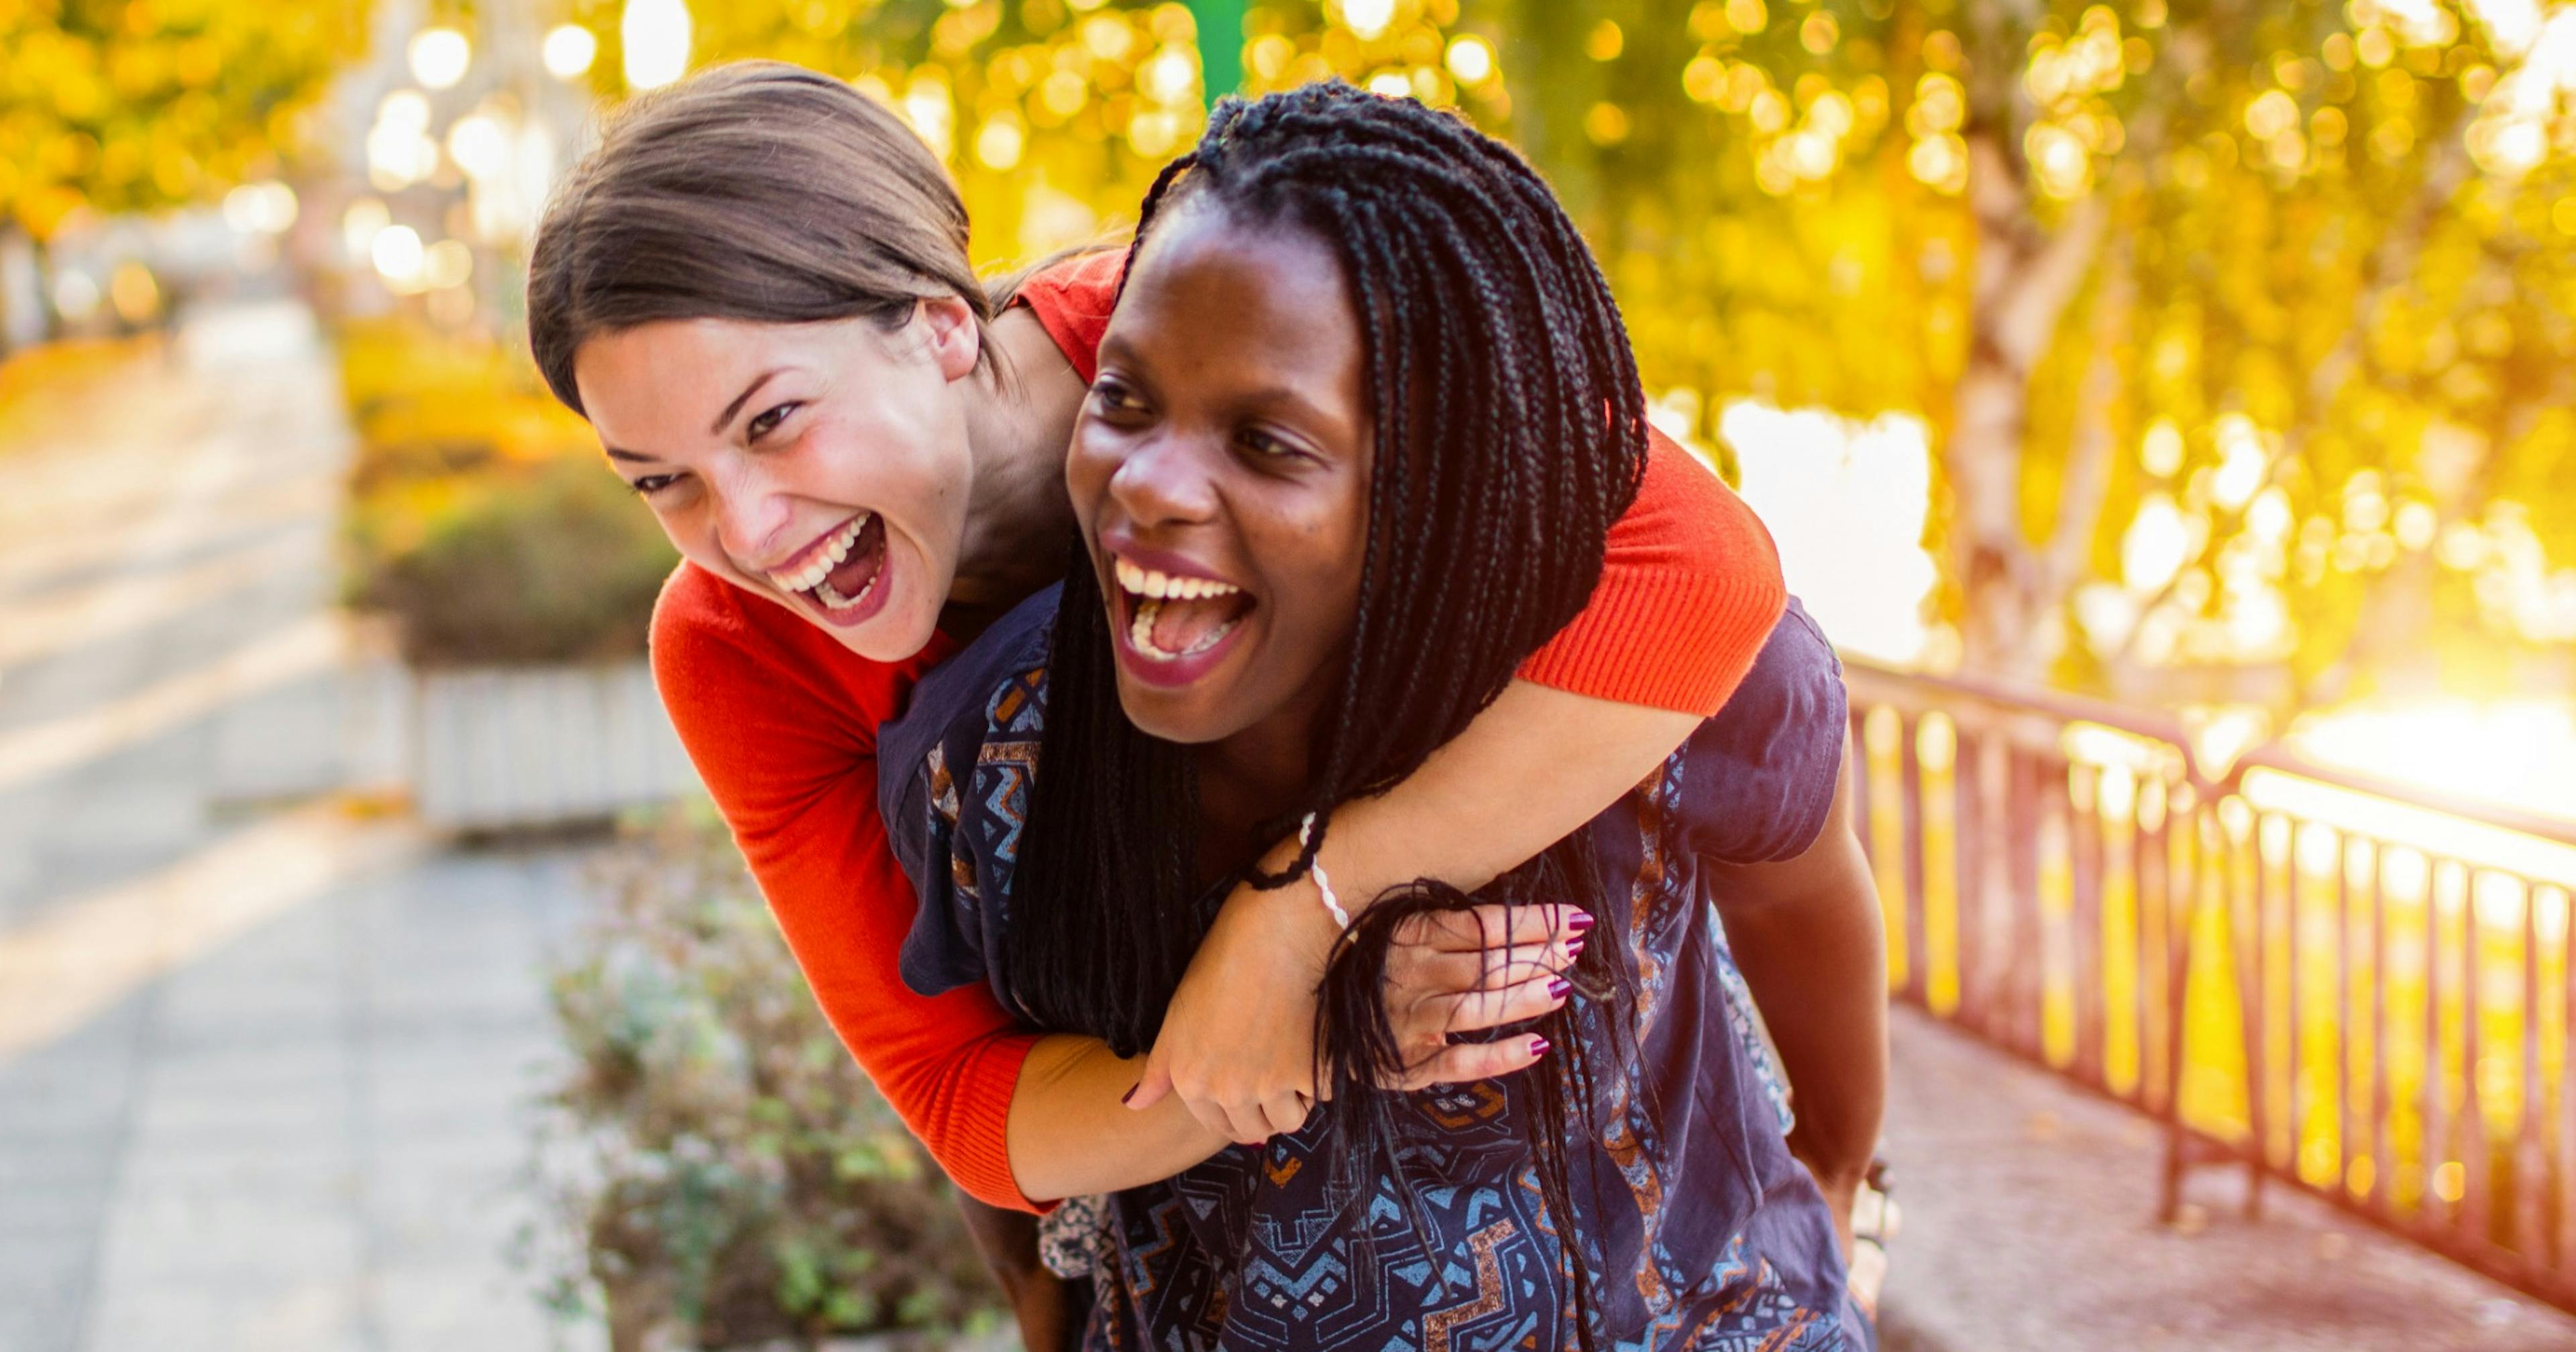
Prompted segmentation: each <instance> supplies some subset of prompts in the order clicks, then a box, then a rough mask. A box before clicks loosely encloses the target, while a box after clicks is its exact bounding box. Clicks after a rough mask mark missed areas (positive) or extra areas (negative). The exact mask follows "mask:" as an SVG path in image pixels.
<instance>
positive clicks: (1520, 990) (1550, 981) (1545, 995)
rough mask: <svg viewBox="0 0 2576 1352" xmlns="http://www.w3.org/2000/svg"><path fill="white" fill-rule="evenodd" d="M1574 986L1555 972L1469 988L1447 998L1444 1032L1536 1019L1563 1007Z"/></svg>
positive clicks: (1499, 1025)
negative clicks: (1493, 987) (1493, 988)
mask: <svg viewBox="0 0 2576 1352" xmlns="http://www.w3.org/2000/svg"><path fill="white" fill-rule="evenodd" d="M1572 994H1573V988H1572V987H1571V986H1569V985H1568V984H1567V983H1566V980H1565V978H1563V977H1561V976H1556V975H1554V974H1545V975H1541V976H1536V977H1533V978H1531V979H1529V980H1527V981H1522V982H1516V983H1514V984H1512V985H1510V986H1506V987H1504V988H1503V989H1501V990H1499V991H1469V992H1467V993H1466V994H1464V995H1456V996H1451V997H1450V998H1449V1017H1448V1022H1447V1023H1446V1024H1445V1025H1444V1026H1443V1027H1442V1029H1441V1031H1442V1032H1445V1033H1464V1032H1468V1031H1470V1030H1472V1029H1477V1028H1500V1027H1502V1026H1503V1025H1504V1024H1507V1023H1518V1022H1520V1021H1521V1020H1523V1019H1535V1018H1538V1017H1540V1016H1542V1015H1545V1014H1548V1013H1550V1012H1553V1011H1554V1010H1556V1009H1558V1008H1560V1007H1562V1006H1563V1005H1564V1004H1565V1002H1566V999H1567V997H1569V996H1570V995H1572Z"/></svg>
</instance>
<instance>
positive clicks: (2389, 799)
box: [1846, 662, 2576, 1309]
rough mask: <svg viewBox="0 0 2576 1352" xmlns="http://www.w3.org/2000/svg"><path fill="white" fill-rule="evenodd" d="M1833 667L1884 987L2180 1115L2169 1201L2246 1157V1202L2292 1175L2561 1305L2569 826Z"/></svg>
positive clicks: (2000, 690) (2567, 1157) (2121, 1096)
mask: <svg viewBox="0 0 2576 1352" xmlns="http://www.w3.org/2000/svg"><path fill="white" fill-rule="evenodd" d="M1846 679H1847V681H1848V684H1849V686H1850V689H1851V694H1852V700H1851V712H1852V729H1853V736H1852V738H1851V745H1852V747H1853V748H1854V752H1853V755H1854V760H1853V764H1852V775H1851V778H1852V781H1853V784H1854V789H1855V794H1856V807H1857V810H1858V811H1857V818H1856V820H1857V822H1858V824H1859V826H1860V830H1861V833H1862V839H1863V842H1864V844H1865V845H1866V846H1867V848H1868V850H1869V854H1870V859H1871V863H1872V867H1873V868H1874V870H1875V871H1876V873H1877V876H1878V879H1879V887H1880V892H1881V895H1882V897H1883V898H1884V901H1885V904H1886V906H1887V909H1888V939H1889V960H1890V981H1891V986H1892V988H1893V990H1894V991H1895V992H1896V994H1897V996H1898V997H1899V998H1901V999H1903V1000H1906V1001H1908V1002H1910V1003H1913V1004H1916V1005H1919V1006H1921V1007H1922V1008H1924V1009H1926V1010H1928V1011H1930V1012H1931V1013H1932V1014H1934V1015H1936V1016H1938V1017H1940V1018H1943V1019H1945V1020H1947V1021H1949V1022H1952V1023H1954V1024H1956V1025H1958V1026H1960V1027H1962V1028H1965V1029H1967V1030H1969V1031H1970V1032H1972V1033H1974V1034H1976V1035H1978V1036H1980V1037H1981V1038H1983V1039H1985V1040H1987V1041H1990V1042H1992V1043H1995V1044H1998V1045H2000V1046H2002V1047H2004V1048H2006V1049H2008V1050H2010V1051H2012V1052H2014V1053H2016V1054H2018V1055H2020V1056H2022V1057H2025V1058H2027V1059H2029V1060H2032V1061H2035V1062H2037V1063H2039V1064H2041V1065H2043V1066H2046V1067H2047V1068H2049V1069H2051V1070H2054V1071H2057V1072H2059V1073H2061V1074H2063V1075H2066V1076H2069V1077H2071V1078H2073V1079H2074V1080H2076V1081H2078V1082H2080V1083H2082V1084H2084V1085H2086V1086H2088V1087H2090V1088H2091V1089H2094V1090H2096V1091H2099V1092H2101V1093H2103V1094H2106V1095H2109V1096H2111V1097H2113V1098H2115V1099H2118V1100H2120V1101H2122V1102H2125V1103H2127V1104H2130V1105H2132V1106H2134V1107H2136V1108H2138V1109H2140V1110H2142V1111H2144V1112H2146V1113H2148V1114H2149V1115H2151V1116H2152V1117H2154V1118H2155V1119H2156V1120H2157V1121H2158V1122H2160V1123H2161V1124H2163V1126H2164V1128H2165V1132H2166V1139H2167V1149H2166V1152H2165V1159H2164V1176H2163V1188H2162V1193H2161V1197H2162V1207H2163V1210H2164V1213H2165V1217H2166V1218H2167V1219H2168V1220H2170V1219H2172V1218H2173V1217H2174V1216H2175V1215H2176V1214H2178V1212H2179V1210H2180V1208H2181V1206H2182V1191H2183V1182H2184V1175H2185V1174H2186V1172H2187V1171H2189V1170H2191V1169H2193V1168H2195V1167H2199V1166H2203V1165H2208V1164H2212V1163H2237V1164H2242V1165H2244V1166H2246V1167H2247V1168H2248V1171H2249V1180H2248V1184H2247V1188H2246V1207H2247V1210H2248V1212H2249V1213H2252V1212H2255V1211H2258V1210H2259V1209H2260V1207H2261V1205H2262V1199H2263V1191H2264V1188H2265V1187H2266V1186H2267V1185H2271V1186H2283V1185H2286V1186H2290V1187H2295V1188H2298V1189H2300V1190H2302V1191H2305V1192H2308V1193H2311V1194H2314V1195H2316V1196H2318V1197H2321V1198H2324V1199H2325V1200H2327V1201H2329V1202H2331V1203H2333V1204H2335V1205H2336V1206H2339V1207H2342V1208H2344V1209H2345V1210H2347V1211H2350V1212H2352V1213H2355V1214H2357V1215H2359V1216H2361V1217H2364V1218H2366V1219H2367V1220H2369V1221H2371V1222H2373V1223H2375V1224H2377V1225H2379V1226H2382V1227H2384V1228H2386V1229H2388V1230H2390V1231H2393V1232H2395V1233H2397V1234H2400V1235H2402V1236H2405V1237H2407V1238H2409V1239H2412V1240H2414V1241H2416V1242H2418V1243H2421V1244H2422V1245H2424V1246H2425V1247H2428V1248H2430V1249H2433V1250H2435V1251H2437V1252H2439V1253H2441V1254H2444V1255H2446V1256H2448V1257H2451V1258H2454V1259H2457V1260H2459V1261H2461V1262H2463V1263H2466V1264H2468V1265H2469V1266H2471V1267H2474V1268H2476V1269H2477V1270H2479V1271H2481V1272H2484V1273H2486V1274H2488V1275H2490V1276H2492V1277H2495V1278H2497V1279H2499V1280H2502V1281H2504V1282H2507V1283H2509V1284H2511V1285H2513V1286H2515V1287H2517V1288H2519V1289H2521V1290H2523V1291H2525V1292H2527V1293H2529V1294H2531V1295H2534V1296H2537V1297H2539V1298H2541V1299H2543V1300H2546V1301H2549V1302H2550V1303H2552V1304H2556V1305H2559V1306H2561V1307H2564V1308H2570V1309H2576V1077H2571V1075H2570V1073H2569V1072H2570V1065H2569V1055H2568V1051H2569V1046H2570V1033H2571V1029H2576V980H2571V974H2576V925H2571V924H2570V923H2569V921H2570V916H2569V894H2570V886H2569V885H2570V883H2571V882H2576V827H2571V826H2570V825H2569V824H2568V823H2565V822H2560V821H2554V820H2550V819H2545V818H2540V817H2536V816H2531V815H2528V814H2520V813H2515V812H2511V811H2505V810H2498V809H2493V808H2489V807H2486V806H2483V805H2480V804H2476V803H2472V802H2465V801H2460V800H2457V799H2452V798H2446V797H2444V796H2442V795H2439V794H2436V793H2432V792H2427V791H2423V790H2419V789H2416V788H2413V787H2410V786H2407V785H2401V784H2392V783H2388V782H2386V781H2382V780H2376V779H2372V778H2370V777H2367V776H2361V775H2354V774H2349V773H2345V772H2342V771H2338V770H2334V769H2331V768H2328V767H2324V766H2320V765H2316V764H2313V763H2310V762H2308V761H2305V760H2303V759H2301V758H2300V757H2299V756H2298V755H2296V754H2295V753H2293V752H2292V751H2290V750H2289V749H2287V748H2285V747H2282V746H2279V745H2277V744H2266V745H2262V746H2258V747H2254V748H2252V749H2250V750H2247V751H2245V752H2244V753H2243V754H2242V755H2241V756H2232V757H2229V756H2224V755H2223V754H2211V753H2213V752H2222V748H2220V747H2217V746H2215V745H2213V743H2216V742H2221V741H2224V740H2225V739H2224V738H2223V736H2216V735H2213V733H2212V730H2211V729H2209V728H2195V727H2193V726H2190V725H2187V724H2186V723H2185V722H2184V721H2183V720H2182V719H2180V718H2176V717H2172V716H2168V715H2163V714H2159V713H2153V712H2142V711H2139V710H2135V709H2127V708H2122V707H2120V706H2115V705H2109V704H2103V703H2099V702H2095V701H2090V700H2083V699H2077V698H2073V697H2069V696H2065V695H2060V694H2056V693H2053V692H2045V691H2036V690H2024V689H2016V688H2012V687H2009V686H2005V685H2000V684H1995V683H1990V682H1981V681H1977V680H1973V679H1962V678H1940V677H1928V676H1918V675H1911V674H1906V673H1901V672H1896V671H1891V670H1886V669H1882V668H1877V667H1873V666H1871V665H1869V664H1867V663H1862V662H1850V663H1847V666H1846ZM2195 745H2198V746H2199V747H2200V748H2201V751H2202V754H2200V755H2197V756H2196V755H2195V752H2194V748H2195ZM2222 759H2223V760H2225V762H2226V763H2224V764H2220V763H2217V762H2218V761H2220V760H2222ZM2204 762H2207V763H2204Z"/></svg>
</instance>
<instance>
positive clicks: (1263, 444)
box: [1241, 427, 1297, 456]
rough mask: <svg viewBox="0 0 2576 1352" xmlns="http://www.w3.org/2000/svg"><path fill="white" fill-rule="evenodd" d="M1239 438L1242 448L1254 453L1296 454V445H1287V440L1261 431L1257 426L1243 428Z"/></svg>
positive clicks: (1268, 454)
mask: <svg viewBox="0 0 2576 1352" xmlns="http://www.w3.org/2000/svg"><path fill="white" fill-rule="evenodd" d="M1241 440H1242V442H1243V448H1244V449H1245V450H1247V451H1250V452H1252V453H1253V454H1254V455H1261V456H1288V455H1295V454H1297V448H1296V447H1294V446H1291V445H1289V444H1288V443H1287V442H1284V441H1281V440H1280V439H1279V438H1277V437H1274V436H1272V435H1270V434H1269V433H1267V432H1264V431H1262V430H1261V429H1260V428H1258V427H1247V428H1245V429H1244V430H1243V435H1242V437H1241Z"/></svg>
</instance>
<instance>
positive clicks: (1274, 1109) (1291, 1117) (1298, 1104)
mask: <svg viewBox="0 0 2576 1352" xmlns="http://www.w3.org/2000/svg"><path fill="white" fill-rule="evenodd" d="M1306 1112H1307V1101H1306V1100H1305V1099H1304V1098H1302V1097H1300V1096H1298V1095H1296V1094H1286V1093H1283V1094H1280V1095H1278V1096H1277V1097H1275V1098H1269V1099H1264V1100H1262V1103H1261V1116H1262V1118H1263V1119H1264V1120H1265V1121H1267V1122H1268V1123H1269V1124H1270V1131H1271V1134H1272V1135H1275V1136H1293V1135H1295V1134H1297V1132H1298V1131H1299V1130H1301V1129H1303V1128H1304V1127H1305V1125H1306Z"/></svg>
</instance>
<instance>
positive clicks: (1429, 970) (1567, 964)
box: [1387, 938, 1583, 1008]
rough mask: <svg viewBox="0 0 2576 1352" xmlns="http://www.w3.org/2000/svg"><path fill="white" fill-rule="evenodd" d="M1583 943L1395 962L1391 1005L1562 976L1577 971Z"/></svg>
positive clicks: (1390, 966) (1391, 973)
mask: <svg viewBox="0 0 2576 1352" xmlns="http://www.w3.org/2000/svg"><path fill="white" fill-rule="evenodd" d="M1582 943H1583V941H1582V940H1581V939H1579V938H1577V939H1570V940H1566V941H1563V942H1559V943H1544V944H1521V945H1516V946H1514V947H1511V948H1498V949H1490V950H1479V951H1476V952H1470V953H1431V954H1427V955H1421V956H1414V957H1407V958H1400V959H1390V961H1389V962H1388V964H1387V987H1388V990H1389V992H1390V996H1391V997H1392V998H1390V999H1389V1001H1388V1006H1389V1008H1399V1007H1401V1006H1402V1005H1404V1004H1408V1003H1411V1002H1414V1001H1419V1000H1422V999H1426V998H1430V997H1436V996H1444V995H1462V994H1465V993H1467V992H1470V991H1500V990H1507V989H1509V988H1511V987H1513V986H1517V985H1519V984H1520V983H1522V982H1524V981H1532V980H1543V979H1545V978H1547V977H1551V976H1558V975H1561V974H1563V973H1564V972H1565V971H1567V970H1568V969H1570V968H1572V967H1573V966H1574V955H1575V954H1576V953H1579V952H1581V951H1582Z"/></svg>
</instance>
